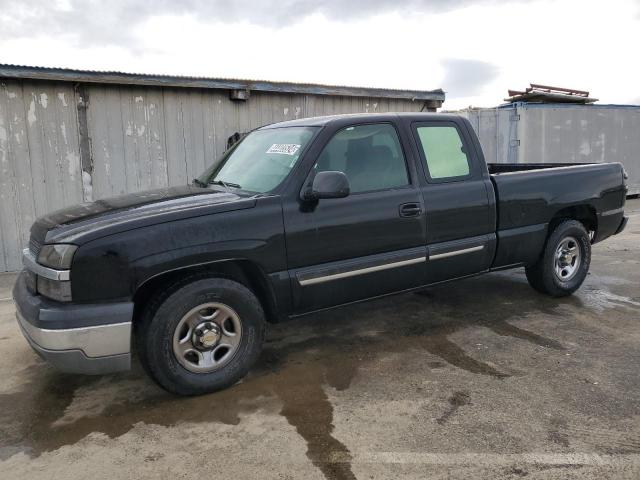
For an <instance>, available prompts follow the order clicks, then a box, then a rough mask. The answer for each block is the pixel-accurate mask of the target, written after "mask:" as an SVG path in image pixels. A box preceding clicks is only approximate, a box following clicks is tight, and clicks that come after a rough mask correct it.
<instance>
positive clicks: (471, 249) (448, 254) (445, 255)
mask: <svg viewBox="0 0 640 480" xmlns="http://www.w3.org/2000/svg"><path fill="white" fill-rule="evenodd" d="M482 249H484V245H478V246H477V247H469V248H463V249H462V250H453V251H452V252H445V253H438V254H436V255H429V260H439V259H441V258H449V257H455V256H456V255H464V254H465V253H471V252H479V251H480V250H482Z"/></svg>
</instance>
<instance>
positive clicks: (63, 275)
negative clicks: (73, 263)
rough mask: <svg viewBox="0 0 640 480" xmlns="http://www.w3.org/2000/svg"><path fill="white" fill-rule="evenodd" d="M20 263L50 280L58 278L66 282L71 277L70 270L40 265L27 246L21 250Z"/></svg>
mask: <svg viewBox="0 0 640 480" xmlns="http://www.w3.org/2000/svg"><path fill="white" fill-rule="evenodd" d="M22 264H23V265H24V266H25V268H27V269H28V270H31V271H32V272H33V273H35V274H37V275H40V276H41V277H44V278H48V279H50V280H60V281H63V282H66V281H67V280H70V279H71V271H70V270H55V269H53V268H49V267H45V266H44V265H40V264H39V263H38V262H37V261H36V257H35V256H34V255H33V253H31V250H29V249H28V248H25V249H24V250H22Z"/></svg>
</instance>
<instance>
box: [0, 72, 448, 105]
mask: <svg viewBox="0 0 640 480" xmlns="http://www.w3.org/2000/svg"><path fill="white" fill-rule="evenodd" d="M2 78H7V79H8V78H11V79H24V80H48V81H54V82H73V83H99V84H116V85H140V86H152V87H176V88H205V89H221V90H246V91H257V92H274V93H299V94H312V95H339V96H348V97H380V98H394V99H404V100H423V101H430V100H431V101H434V102H440V103H441V102H444V100H445V93H444V91H443V90H442V89H437V90H396V89H388V88H367V87H347V86H337V85H321V84H313V83H291V82H271V81H267V80H239V79H227V78H206V77H183V76H172V75H151V74H139V73H125V72H102V71H93V70H73V69H67V68H46V67H30V66H22V65H3V64H0V79H2ZM438 106H439V105H438Z"/></svg>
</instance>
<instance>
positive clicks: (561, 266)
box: [526, 220, 591, 297]
mask: <svg viewBox="0 0 640 480" xmlns="http://www.w3.org/2000/svg"><path fill="white" fill-rule="evenodd" d="M590 263H591V242H590V240H589V233H588V232H587V230H586V229H585V228H584V225H582V223H580V222H578V221H576V220H565V221H563V222H562V223H560V224H558V225H557V226H556V227H555V229H554V230H553V231H552V232H551V234H550V235H549V237H548V238H547V243H546V244H545V247H544V251H543V254H542V257H540V259H539V260H538V262H537V263H536V264H535V265H532V266H530V267H527V268H526V274H527V280H528V281H529V284H530V285H531V286H532V287H533V288H534V289H536V290H537V291H539V292H541V293H545V294H547V295H551V296H552V297H564V296H567V295H571V294H572V293H573V292H575V291H576V290H577V289H578V288H580V285H582V282H584V279H585V278H586V276H587V273H588V272H589V265H590Z"/></svg>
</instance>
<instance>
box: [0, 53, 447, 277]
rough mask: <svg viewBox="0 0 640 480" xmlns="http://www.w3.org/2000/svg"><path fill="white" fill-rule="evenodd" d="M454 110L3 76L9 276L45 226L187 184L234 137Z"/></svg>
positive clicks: (194, 82)
mask: <svg viewBox="0 0 640 480" xmlns="http://www.w3.org/2000/svg"><path fill="white" fill-rule="evenodd" d="M444 99H445V95H444V92H443V91H442V90H433V91H408V90H389V89H377V88H355V87H337V86H327V85H311V84H296V83H282V82H280V83H278V82H266V81H248V80H229V79H212V78H193V77H172V76H158V75H138V74H125V73H119V72H91V71H79V70H67V69H49V68H35V67H21V66H13V65H0V172H1V178H0V242H1V245H0V272H3V271H13V270H18V269H20V268H21V251H22V248H23V246H24V245H26V243H27V242H28V230H29V227H30V226H31V224H32V223H33V221H34V219H35V218H36V217H38V216H40V215H43V214H45V213H47V212H50V211H52V210H56V209H59V208H62V207H64V206H67V205H70V204H74V203H79V202H83V201H91V200H96V199H100V198H104V197H108V196H111V195H118V194H121V193H128V192H135V191H139V190H145V189H149V188H155V187H163V186H167V185H179V184H185V183H187V182H189V181H190V179H192V178H193V177H195V176H197V175H198V174H200V173H201V172H202V171H203V170H204V169H205V168H206V167H207V166H208V165H209V164H210V163H211V162H212V161H213V160H214V159H215V158H216V157H218V156H219V155H220V154H221V153H222V152H223V151H224V150H225V148H226V146H227V142H228V140H229V138H230V137H232V136H233V135H234V134H236V133H243V132H248V131H250V130H252V129H254V128H257V127H259V126H262V125H266V124H269V123H274V122H279V121H282V120H289V119H294V118H301V117H312V116H319V115H330V114H338V113H356V112H390V111H399V112H403V111H420V110H424V111H435V109H436V108H438V107H440V106H441V105H442V102H443V101H444Z"/></svg>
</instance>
